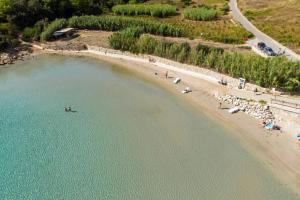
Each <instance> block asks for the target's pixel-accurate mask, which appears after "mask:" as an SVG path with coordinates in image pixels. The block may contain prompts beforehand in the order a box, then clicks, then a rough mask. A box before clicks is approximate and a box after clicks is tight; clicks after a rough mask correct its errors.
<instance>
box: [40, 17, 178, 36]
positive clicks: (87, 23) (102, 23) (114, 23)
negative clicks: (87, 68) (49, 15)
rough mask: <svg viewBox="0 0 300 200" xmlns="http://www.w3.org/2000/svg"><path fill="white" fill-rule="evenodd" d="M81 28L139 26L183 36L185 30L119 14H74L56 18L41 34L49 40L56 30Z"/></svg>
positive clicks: (119, 28) (108, 28)
mask: <svg viewBox="0 0 300 200" xmlns="http://www.w3.org/2000/svg"><path fill="white" fill-rule="evenodd" d="M67 26H70V27H73V28H79V29H91V30H104V31H119V30H122V29H125V28H127V27H139V29H140V30H141V31H142V32H143V33H151V34H154V35H162V36H176V37H179V36H182V35H183V30H182V29H180V28H178V27H176V26H174V25H170V24H167V23H163V22H159V21H153V20H148V19H135V18H127V17H118V16H74V17H71V18H70V19H69V20H64V19H60V20H55V21H54V22H52V23H51V24H50V25H49V26H47V28H46V29H45V31H44V32H43V33H42V35H41V39H42V40H49V39H50V38H51V35H52V33H53V32H54V31H56V30H58V29H61V28H63V27H67Z"/></svg>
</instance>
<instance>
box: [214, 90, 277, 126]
mask: <svg viewBox="0 0 300 200" xmlns="http://www.w3.org/2000/svg"><path fill="white" fill-rule="evenodd" d="M215 98H216V99H217V100H218V101H219V102H224V103H227V104H230V105H233V106H234V107H237V108H239V110H240V111H242V112H245V113H246V114H248V115H250V116H252V117H254V118H256V119H261V120H262V121H264V122H266V123H273V124H275V117H274V115H273V114H272V112H271V110H270V108H269V106H268V105H267V104H266V102H264V101H261V102H257V101H254V100H247V99H242V98H239V97H237V96H233V95H223V96H222V95H215Z"/></svg>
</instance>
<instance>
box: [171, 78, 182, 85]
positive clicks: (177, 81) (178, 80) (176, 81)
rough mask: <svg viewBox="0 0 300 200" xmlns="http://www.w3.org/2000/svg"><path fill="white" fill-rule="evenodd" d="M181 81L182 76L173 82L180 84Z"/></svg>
mask: <svg viewBox="0 0 300 200" xmlns="http://www.w3.org/2000/svg"><path fill="white" fill-rule="evenodd" d="M180 81H181V79H180V78H176V79H175V80H174V81H173V83H174V84H178V83H179V82H180Z"/></svg>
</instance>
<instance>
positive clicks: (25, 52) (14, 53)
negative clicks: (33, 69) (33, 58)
mask: <svg viewBox="0 0 300 200" xmlns="http://www.w3.org/2000/svg"><path fill="white" fill-rule="evenodd" d="M32 52H33V51H32V49H31V46H30V45H20V46H18V47H15V48H13V49H8V50H7V51H5V52H3V53H0V65H6V64H13V63H15V62H16V61H17V60H24V59H25V57H28V56H29V55H30V54H31V53H32Z"/></svg>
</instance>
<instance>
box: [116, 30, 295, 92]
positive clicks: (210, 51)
mask: <svg viewBox="0 0 300 200" xmlns="http://www.w3.org/2000/svg"><path fill="white" fill-rule="evenodd" d="M110 45H111V47H112V48H114V49H119V50H123V51H131V52H134V53H145V54H152V55H156V56H160V57H164V58H168V59H172V60H175V61H179V62H183V63H189V64H193V65H197V66H201V67H206V68H209V69H213V70H216V71H218V72H221V73H224V74H228V75H230V76H232V77H244V78H246V80H247V81H250V82H252V83H255V84H258V85H260V86H262V87H276V88H280V89H282V90H285V91H288V92H299V91H300V62H292V61H288V60H287V59H286V58H283V57H277V58H272V59H266V58H263V57H260V56H254V55H250V54H249V55H245V54H240V53H231V52H224V51H223V50H222V49H216V48H211V47H208V46H204V45H198V46H196V47H195V48H191V47H190V46H189V44H188V43H182V44H177V43H174V42H168V41H165V40H159V39H155V38H153V37H151V36H150V35H147V34H146V35H142V36H140V30H138V29H126V30H124V31H122V32H120V33H115V34H113V35H112V37H111V38H110Z"/></svg>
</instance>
